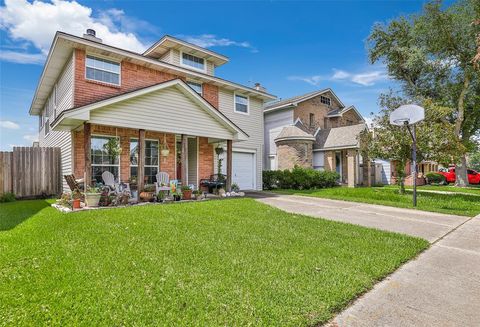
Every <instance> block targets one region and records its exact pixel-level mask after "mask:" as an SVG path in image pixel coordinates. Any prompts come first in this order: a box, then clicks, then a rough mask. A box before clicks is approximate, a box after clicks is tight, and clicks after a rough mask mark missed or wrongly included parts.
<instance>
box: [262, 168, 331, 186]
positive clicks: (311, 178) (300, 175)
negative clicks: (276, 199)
mask: <svg viewBox="0 0 480 327" xmlns="http://www.w3.org/2000/svg"><path fill="white" fill-rule="evenodd" d="M338 178H339V175H338V174H337V173H336V172H332V171H319V170H315V169H311V168H302V167H298V166H295V167H294V168H293V169H292V170H288V169H286V170H268V171H264V172H263V188H264V189H266V190H272V189H275V188H281V189H295V190H308V189H312V188H325V187H333V186H335V185H336V184H337V180H338Z"/></svg>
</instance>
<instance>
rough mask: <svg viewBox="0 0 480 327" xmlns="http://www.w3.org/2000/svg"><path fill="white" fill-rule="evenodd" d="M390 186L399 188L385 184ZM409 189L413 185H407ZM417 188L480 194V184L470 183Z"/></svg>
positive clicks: (396, 187) (418, 188)
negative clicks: (462, 185) (459, 185)
mask: <svg viewBox="0 0 480 327" xmlns="http://www.w3.org/2000/svg"><path fill="white" fill-rule="evenodd" d="M384 187H388V188H393V189H396V190H398V186H396V185H389V186H384ZM405 188H406V189H407V190H412V189H413V187H412V186H405ZM417 190H419V191H423V190H427V191H440V192H451V193H468V194H476V195H480V186H477V185H469V186H468V187H457V186H453V185H438V186H435V185H422V186H417Z"/></svg>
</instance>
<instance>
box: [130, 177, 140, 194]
mask: <svg viewBox="0 0 480 327" xmlns="http://www.w3.org/2000/svg"><path fill="white" fill-rule="evenodd" d="M128 184H129V185H130V192H131V193H132V198H134V199H136V198H137V195H138V187H137V177H136V176H132V177H130V178H129V179H128Z"/></svg>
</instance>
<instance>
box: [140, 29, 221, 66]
mask: <svg viewBox="0 0 480 327" xmlns="http://www.w3.org/2000/svg"><path fill="white" fill-rule="evenodd" d="M166 41H172V42H175V43H178V44H180V45H183V46H185V47H189V48H192V49H195V50H197V51H200V52H203V53H204V54H206V55H209V56H212V57H216V58H218V59H221V60H223V61H225V62H228V58H227V57H225V56H223V55H221V54H219V53H216V52H213V51H210V50H208V49H205V48H202V47H199V46H198V45H195V44H193V43H188V42H185V41H183V40H180V39H177V38H174V37H172V36H170V35H165V36H164V37H162V38H161V39H160V40H158V41H157V42H155V43H154V44H153V45H152V46H151V47H150V48H148V49H147V50H145V52H144V53H143V55H144V56H148V55H149V54H150V53H152V52H153V51H155V49H157V48H158V47H159V46H160V45H161V44H162V43H164V42H166ZM171 49H173V48H170V50H171Z"/></svg>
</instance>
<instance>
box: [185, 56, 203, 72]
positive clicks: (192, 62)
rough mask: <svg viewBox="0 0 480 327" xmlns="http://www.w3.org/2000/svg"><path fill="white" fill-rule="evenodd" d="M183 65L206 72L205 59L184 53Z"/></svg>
mask: <svg viewBox="0 0 480 327" xmlns="http://www.w3.org/2000/svg"><path fill="white" fill-rule="evenodd" d="M182 65H184V66H188V67H191V68H194V69H197V70H201V71H205V59H203V58H199V57H196V56H192V55H190V54H188V53H182Z"/></svg>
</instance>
